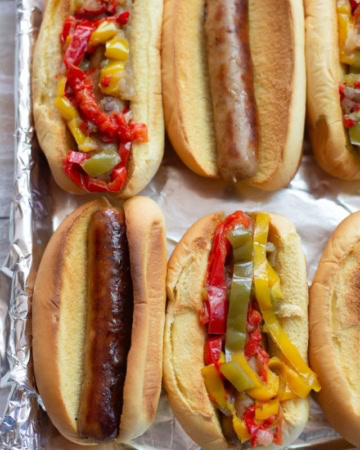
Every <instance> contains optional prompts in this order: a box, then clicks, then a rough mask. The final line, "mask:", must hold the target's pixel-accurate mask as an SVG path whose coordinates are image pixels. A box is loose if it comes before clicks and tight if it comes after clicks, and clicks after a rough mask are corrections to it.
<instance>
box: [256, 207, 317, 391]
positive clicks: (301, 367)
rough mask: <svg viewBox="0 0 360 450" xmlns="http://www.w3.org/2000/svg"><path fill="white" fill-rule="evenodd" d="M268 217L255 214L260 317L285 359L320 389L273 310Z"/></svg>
mask: <svg viewBox="0 0 360 450" xmlns="http://www.w3.org/2000/svg"><path fill="white" fill-rule="evenodd" d="M269 224H270V218H269V216H268V215H267V214H264V213H259V214H257V216H256V224H255V231H254V284H255V295H256V298H257V301H258V303H259V306H260V310H261V312H262V317H263V319H264V322H265V324H266V327H267V330H268V332H269V333H270V335H271V337H272V339H273V340H274V342H275V343H276V344H277V345H278V347H279V348H280V350H281V351H282V353H283V354H284V356H285V357H286V359H287V360H288V361H289V363H290V364H291V365H292V366H293V368H294V369H295V370H296V372H298V374H299V375H301V376H302V377H303V379H304V380H305V382H306V383H307V384H308V385H309V386H310V388H312V389H314V390H315V391H316V392H318V391H319V390H320V384H319V382H318V379H317V376H316V374H315V373H314V372H313V371H312V370H311V369H310V368H309V367H308V365H307V364H306V362H305V361H304V360H303V358H302V357H301V355H300V353H299V351H298V349H297V348H296V347H295V345H294V344H293V343H292V342H291V341H290V339H289V338H288V336H287V335H286V333H285V331H284V330H283V328H282V327H281V325H280V323H279V321H278V320H277V318H276V315H275V313H274V311H273V308H272V304H271V297H270V289H269V284H268V275H267V268H266V266H267V265H266V262H267V260H266V242H267V236H268V232H269Z"/></svg>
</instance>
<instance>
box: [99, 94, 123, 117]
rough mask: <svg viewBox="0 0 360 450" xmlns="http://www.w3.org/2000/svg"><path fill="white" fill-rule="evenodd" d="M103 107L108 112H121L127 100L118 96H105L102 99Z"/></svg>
mask: <svg viewBox="0 0 360 450" xmlns="http://www.w3.org/2000/svg"><path fill="white" fill-rule="evenodd" d="M100 104H101V107H102V108H103V109H104V111H105V112H107V113H112V112H116V113H121V112H122V111H123V110H124V108H125V102H123V101H122V100H120V99H119V98H116V97H110V96H109V97H108V96H106V97H104V98H103V99H101V101H100Z"/></svg>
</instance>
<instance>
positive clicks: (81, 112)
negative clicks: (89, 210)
mask: <svg viewBox="0 0 360 450" xmlns="http://www.w3.org/2000/svg"><path fill="white" fill-rule="evenodd" d="M126 3H127V2H126V1H125V0H75V1H73V11H74V12H73V14H72V15H71V16H69V17H67V18H66V19H65V22H64V25H63V29H62V32H61V34H60V42H61V44H62V47H63V51H64V67H65V72H64V73H62V74H59V80H58V85H57V92H56V98H55V100H54V102H55V105H56V108H57V110H58V111H59V113H60V115H61V117H62V118H63V120H64V121H65V122H66V124H67V128H68V130H69V131H70V133H71V135H72V136H73V138H74V143H75V144H76V148H75V149H73V150H69V151H68V153H67V155H66V158H65V162H64V171H65V173H66V174H67V175H68V176H69V178H71V180H72V181H73V182H74V183H76V184H77V185H78V186H80V187H82V188H83V189H84V190H86V191H89V192H120V191H121V190H122V189H123V187H124V185H125V182H126V179H127V175H128V161H129V157H130V153H131V148H132V143H133V142H146V141H147V139H148V134H147V127H146V125H145V124H141V123H133V122H132V118H131V111H130V109H129V101H130V100H131V99H132V96H133V89H132V86H131V83H130V80H131V76H130V75H131V72H130V71H131V68H130V66H129V61H128V60H129V55H130V48H129V42H128V40H127V39H126V32H125V31H126V28H124V27H125V26H126V25H127V24H128V21H129V17H130V13H129V11H127V10H126V9H125V7H126Z"/></svg>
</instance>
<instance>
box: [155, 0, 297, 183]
mask: <svg viewBox="0 0 360 450" xmlns="http://www.w3.org/2000/svg"><path fill="white" fill-rule="evenodd" d="M204 5H205V1H204V0H191V1H187V2H182V1H180V0H165V3H164V21H163V37H162V80H163V91H164V112H165V123H166V128H167V132H168V134H169V137H170V140H171V142H172V144H173V147H174V149H175V150H176V152H177V153H178V155H179V156H180V158H181V159H182V160H183V162H184V163H185V164H186V165H187V166H188V167H189V168H190V169H191V170H193V171H194V172H196V173H197V174H199V175H203V176H207V177H218V176H219V174H218V169H217V166H216V159H217V156H216V147H215V134H214V133H215V131H214V130H215V126H214V117H213V111H212V100H211V94H210V82H209V71H208V67H207V55H206V42H205V31H204V11H205V9H204ZM264 17H266V21H264ZM303 17H304V13H303V6H302V2H301V1H299V0H273V1H271V2H263V1H262V0H250V2H249V29H250V48H251V57H252V60H253V64H254V86H255V97H256V102H257V105H258V115H259V129H260V137H261V143H260V150H259V168H258V172H257V174H256V176H255V177H254V178H252V179H251V180H249V182H250V183H251V184H253V185H255V186H257V187H259V188H262V189H267V190H275V189H280V188H281V187H284V186H286V185H287V184H288V183H289V182H290V181H291V179H292V178H293V176H294V175H295V172H296V170H297V168H298V165H299V162H300V158H301V152H302V139H303V126H304V117H305V102H304V95H305V94H304V93H305V55H304V18H303ZM185 24H186V25H185ZM275 79H276V80H277V82H276V84H274V82H273V80H275ZM280 93H281V95H280ZM194 111H196V114H194Z"/></svg>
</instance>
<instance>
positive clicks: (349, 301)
mask: <svg viewBox="0 0 360 450" xmlns="http://www.w3.org/2000/svg"><path fill="white" fill-rule="evenodd" d="M359 270H360V213H354V214H351V215H350V216H348V217H347V218H346V219H345V220H344V221H343V222H341V224H340V225H339V226H338V227H337V228H336V230H335V231H334V233H333V234H332V236H331V238H330V239H329V242H328V243H327V245H326V247H325V250H324V253H323V254H322V257H321V260H320V264H319V267H318V269H317V272H316V274H315V277H314V280H313V284H312V287H311V289H310V347H309V349H310V361H311V364H312V366H313V369H314V370H316V371H317V374H318V376H319V381H320V383H321V386H322V387H321V391H320V393H319V394H318V396H317V399H318V401H319V403H320V405H321V407H322V408H323V410H324V412H325V414H326V416H327V418H328V419H329V421H330V423H331V424H332V426H333V427H334V428H335V429H336V431H338V432H339V433H340V434H341V435H342V436H343V437H344V438H345V439H346V440H348V441H349V442H351V443H352V444H353V445H354V446H355V447H359V446H360V431H359V423H360V412H359V399H360V389H359V385H360V383H359V381H360V377H359V373H360V372H359V369H360V367H359V359H358V358H357V356H356V355H357V349H358V347H359V322H360V313H359V289H360V288H359Z"/></svg>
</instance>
